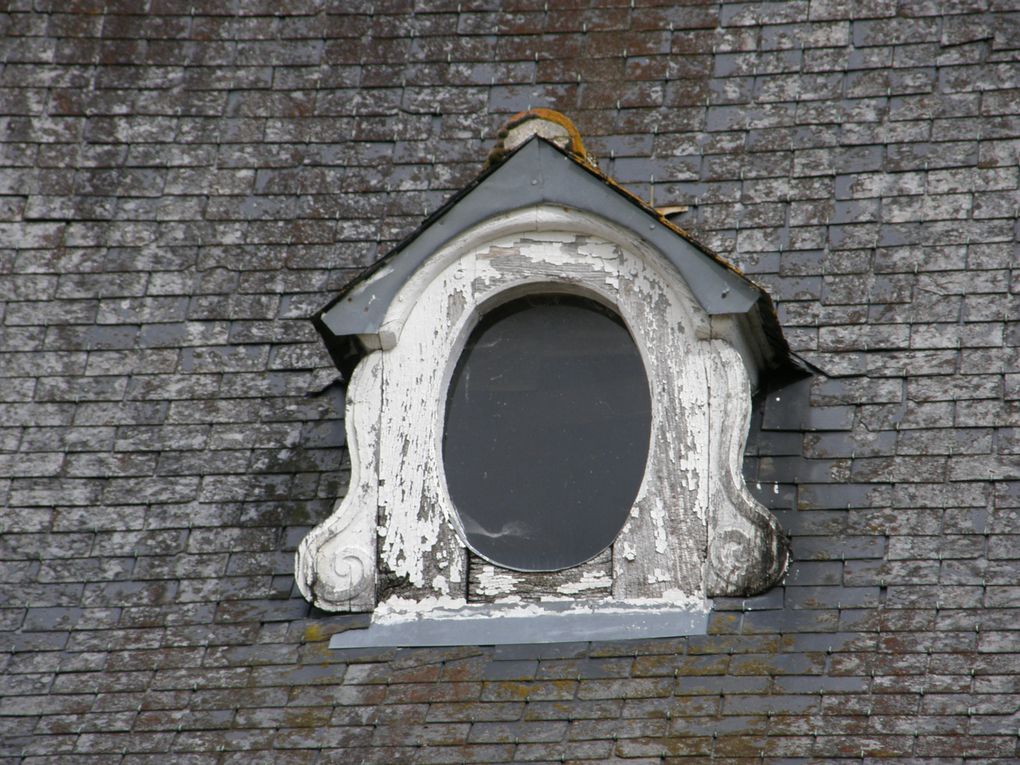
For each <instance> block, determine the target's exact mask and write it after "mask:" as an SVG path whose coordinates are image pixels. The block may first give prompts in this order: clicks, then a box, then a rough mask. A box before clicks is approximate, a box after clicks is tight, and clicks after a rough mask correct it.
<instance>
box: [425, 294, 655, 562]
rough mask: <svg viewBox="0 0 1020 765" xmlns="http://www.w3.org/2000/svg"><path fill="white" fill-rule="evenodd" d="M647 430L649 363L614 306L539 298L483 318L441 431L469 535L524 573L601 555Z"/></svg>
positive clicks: (632, 487) (627, 497)
mask: <svg viewBox="0 0 1020 765" xmlns="http://www.w3.org/2000/svg"><path fill="white" fill-rule="evenodd" d="M650 429H651V406H650V401H649V394H648V380H647V378H646V376H645V371H644V365H643V364H642V362H641V357H640V355H639V353H638V350H637V347H636V346H635V345H634V341H633V339H631V336H630V333H628V331H627V329H626V327H625V326H624V325H623V322H622V321H621V320H620V319H619V317H617V316H616V315H615V314H613V313H612V312H610V311H609V310H607V309H606V308H604V307H603V306H601V305H599V304H598V303H596V302H594V301H592V300H588V299H585V298H579V297H573V296H570V297H568V296H555V295H552V296H550V295H544V296H541V297H530V298H523V299H520V300H515V301H513V302H511V303H508V304H505V305H503V306H501V307H500V308H498V309H496V310H495V311H492V312H491V313H489V314H487V315H485V316H484V317H482V320H481V322H480V323H479V324H478V326H477V327H476V328H475V330H474V331H473V332H472V333H471V336H470V338H469V340H468V343H467V346H466V347H465V349H464V352H463V354H462V355H461V358H460V361H459V362H458V364H457V368H456V370H455V372H454V376H453V380H452V381H451V383H450V392H449V397H448V399H447V403H446V427H445V430H444V433H443V459H444V462H445V467H446V481H447V485H448V487H449V490H450V496H451V498H452V499H453V503H454V505H455V506H456V507H457V510H458V512H459V513H460V517H461V520H462V521H463V523H464V528H465V531H466V532H467V538H468V542H469V543H470V544H471V546H472V547H473V548H474V549H475V550H477V551H478V552H479V553H481V554H482V555H484V556H485V557H487V558H489V559H490V560H492V561H495V562H497V563H500V564H502V565H504V566H507V567H510V568H516V569H522V570H527V571H550V570H555V569H561V568H566V567H568V566H574V565H577V564H579V563H583V562H584V561H586V560H588V559H589V558H591V557H593V556H594V555H597V554H598V553H600V552H601V551H602V550H604V549H605V548H606V547H607V546H609V545H610V544H612V542H613V539H615V537H616V535H617V534H618V533H619V531H620V529H621V528H622V526H623V523H624V521H625V520H626V518H627V513H628V512H629V511H630V508H631V505H632V504H633V502H634V498H635V496H636V495H637V491H638V488H639V487H640V485H641V479H642V477H643V475H644V469H645V461H646V458H647V456H648V442H649V433H650Z"/></svg>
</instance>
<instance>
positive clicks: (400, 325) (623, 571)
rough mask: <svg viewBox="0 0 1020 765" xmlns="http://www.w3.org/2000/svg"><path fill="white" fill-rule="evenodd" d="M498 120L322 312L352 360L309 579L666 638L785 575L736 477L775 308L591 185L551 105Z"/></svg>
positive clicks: (661, 222)
mask: <svg viewBox="0 0 1020 765" xmlns="http://www.w3.org/2000/svg"><path fill="white" fill-rule="evenodd" d="M529 125H531V128H530V129H529V127H528V126H529ZM506 135H507V141H508V142H510V143H509V144H507V143H505V144H504V145H502V146H501V147H499V148H498V149H497V151H496V152H494V156H493V162H494V164H493V166H492V167H491V168H490V169H489V171H487V172H486V173H485V174H483V176H482V177H481V178H480V179H479V180H478V181H476V183H475V184H473V185H472V186H471V187H470V188H469V189H467V190H465V191H464V192H462V193H461V194H460V195H458V197H456V198H455V199H454V200H452V201H451V202H450V203H449V204H448V205H447V206H446V207H444V208H443V209H442V210H440V211H439V212H438V213H437V214H436V215H435V216H433V217H432V218H431V219H430V220H429V221H427V222H426V224H425V225H424V226H423V227H422V228H421V229H420V230H419V231H418V232H417V233H416V234H415V235H413V236H412V237H411V238H410V239H408V240H407V241H406V242H405V243H404V244H403V245H401V246H400V247H399V248H398V249H397V250H395V251H394V252H393V253H391V254H390V255H389V256H387V258H385V259H384V260H383V261H382V262H381V263H380V264H378V265H377V266H376V267H375V268H374V269H373V270H371V271H370V272H369V273H367V274H366V275H365V276H364V277H363V278H362V279H361V280H360V281H358V282H357V283H356V284H354V285H353V286H352V287H351V288H349V290H348V291H347V292H346V293H344V294H343V295H341V296H340V297H339V298H337V300H335V301H334V302H333V303H332V304H331V305H330V306H328V307H327V308H326V309H325V310H324V311H323V312H322V313H321V314H320V315H319V316H318V317H317V318H316V324H317V326H318V328H319V330H320V332H321V333H322V334H323V337H324V339H325V340H326V343H327V347H328V348H329V349H330V352H331V354H332V355H333V358H334V359H335V360H336V362H337V365H338V367H339V368H340V369H341V370H342V371H344V372H345V374H349V384H348V390H347V431H348V444H349V448H350V452H351V473H352V476H351V485H350V488H349V490H348V494H347V496H346V497H344V498H343V500H342V501H341V502H340V503H339V505H338V507H337V509H336V511H335V512H334V514H333V515H332V516H331V517H330V518H329V519H327V520H326V521H325V522H324V523H322V524H321V525H320V526H318V527H316V528H315V529H313V531H312V532H311V533H310V534H309V535H308V537H306V539H305V540H304V541H303V542H302V544H301V548H300V550H299V554H298V564H297V579H298V582H299V586H300V587H301V589H302V592H304V594H305V595H306V597H308V598H309V599H310V600H312V601H313V602H314V603H315V604H316V605H318V606H319V607H321V608H325V609H329V610H334V611H347V612H359V611H361V612H365V611H375V615H376V616H375V618H376V620H377V622H379V624H380V625H382V623H383V622H385V623H386V624H390V625H393V624H405V625H406V624H408V623H414V624H416V625H418V627H419V628H420V627H421V621H422V619H423V618H426V617H427V618H429V619H434V620H436V621H442V619H456V620H459V621H458V624H460V625H461V626H462V627H463V625H464V624H465V621H464V620H465V619H469V618H470V617H471V614H472V613H474V611H472V609H475V611H477V613H479V614H482V615H486V614H488V615H491V613H492V610H491V609H494V608H495V609H502V610H501V611H500V613H503V614H504V615H509V616H512V615H513V614H512V612H513V609H515V608H516V609H520V608H521V607H522V605H521V604H525V605H526V606H527V609H526V612H527V613H528V614H529V615H532V616H534V614H535V613H536V609H537V613H540V614H541V613H547V614H557V615H562V614H564V613H567V614H569V613H571V612H574V611H577V610H578V609H582V610H583V611H584V613H585V614H586V615H587V616H585V618H588V616H593V617H600V615H607V614H614V615H615V616H613V618H612V619H610V620H609V626H610V627H616V628H619V629H618V630H617V632H613V631H612V630H610V632H609V633H601V634H602V635H603V636H604V637H613V636H623V635H631V634H649V633H648V632H647V631H646V632H639V633H634V632H633V629H634V625H635V624H638V623H641V624H646V625H647V624H650V623H652V622H654V621H655V619H651V620H649V619H648V618H645V617H646V616H647V615H648V609H652V610H653V611H654V612H655V613H656V614H660V615H661V614H672V616H671V617H670V618H665V617H664V618H663V619H662V620H661V625H662V626H661V627H660V628H661V629H664V630H666V631H667V634H678V633H677V632H676V631H675V630H678V629H681V628H679V627H677V624H679V623H686V624H688V625H691V624H702V625H703V624H704V618H703V616H704V614H705V612H706V610H707V608H708V607H709V601H708V600H707V599H708V598H710V597H712V596H716V595H747V594H752V593H755V592H759V591H761V590H763V589H766V588H768V587H769V586H771V585H772V584H773V583H775V582H776V581H777V580H778V578H779V577H780V576H781V575H782V573H783V571H784V570H785V566H786V543H785V540H784V538H783V536H782V534H781V532H780V530H779V527H778V524H777V523H776V521H775V519H774V518H773V516H772V515H771V514H770V513H769V512H768V511H767V510H766V509H765V508H764V507H762V506H761V505H759V504H758V503H757V502H756V501H755V500H754V499H753V498H752V497H751V495H750V494H749V492H748V491H747V488H746V487H745V486H744V483H743V478H742V476H741V464H742V457H743V445H744V442H745V440H746V436H747V428H748V421H749V417H750V407H751V391H752V388H754V387H755V386H757V385H758V384H759V382H760V379H761V377H762V376H764V375H768V374H769V373H770V371H771V370H775V369H777V368H780V367H782V366H783V365H784V364H787V363H788V360H787V357H786V347H785V343H784V342H783V341H782V339H781V334H780V333H779V330H778V326H777V325H776V323H775V319H774V315H773V314H772V312H771V303H770V301H769V299H768V297H767V296H766V295H764V294H763V293H762V292H761V291H760V290H759V289H758V288H757V287H755V286H754V285H752V284H750V283H749V282H747V281H746V280H745V279H744V278H743V277H742V276H740V275H739V274H738V273H737V272H735V271H734V270H733V269H731V268H730V267H728V266H727V265H726V264H724V263H722V262H721V261H720V260H719V259H718V258H717V257H716V256H714V255H713V254H711V253H710V252H708V251H707V250H705V249H704V248H702V247H700V246H699V245H698V244H697V243H696V242H694V241H693V240H691V239H690V237H689V236H687V235H686V234H685V233H684V232H683V231H681V230H680V229H677V228H676V227H675V226H673V225H672V224H671V223H670V222H669V221H668V220H667V219H666V218H665V217H664V216H663V215H661V214H660V213H658V211H656V210H654V209H653V208H650V207H649V206H647V205H646V204H645V203H643V202H642V201H641V200H639V199H637V198H636V197H633V196H632V195H630V194H629V193H627V192H625V191H623V190H622V189H620V188H619V187H618V186H617V185H616V184H614V183H613V182H612V181H611V180H610V179H608V178H607V177H605V176H604V175H602V174H601V173H600V172H599V171H598V170H597V168H595V167H594V166H593V165H592V164H591V160H590V158H589V157H588V155H587V153H586V152H585V151H584V148H583V146H582V145H581V142H580V137H579V136H578V135H577V132H576V130H575V129H574V128H573V126H572V125H571V124H570V123H569V120H566V118H565V117H563V115H559V114H557V113H550V112H546V111H543V110H539V111H536V112H529V113H525V114H523V115H519V116H518V117H517V118H515V120H513V121H511V124H510V126H509V128H508V130H507V131H506ZM543 136H550V137H552V138H553V139H554V140H556V141H557V142H558V143H559V144H560V145H556V144H554V143H551V142H549V141H548V140H546V138H544V137H543ZM511 139H512V142H511ZM478 609H482V610H480V611H479V610H478ZM485 609H489V611H485ZM507 609H509V611H508V610H507ZM638 613H640V614H643V615H644V616H641V617H640V618H638V617H636V616H634V614H638ZM679 613H683V614H686V615H687V616H689V617H690V618H687V617H685V618H683V619H679V618H678V617H677V616H676V615H677V614H679ZM627 614H631V616H627ZM699 614H700V615H701V616H700V617H699V616H698V615H699ZM699 619H700V621H699ZM512 621H513V619H512V618H508V619H504V620H501V623H500V629H501V631H502V633H503V634H504V637H505V636H506V634H507V630H506V625H507V624H508V623H510V622H512ZM560 623H562V620H561V622H560ZM585 624H586V626H585V627H584V629H586V630H590V629H594V627H592V626H591V624H590V623H588V622H585ZM381 628H382V627H381V626H380V629H381ZM660 628H657V629H660ZM620 629H622V630H623V632H622V633H620V632H619V630H620ZM686 629H696V627H690V626H688V627H687V628H686ZM670 630H674V631H673V632H669V631H670ZM552 632H556V630H552ZM455 633H456V631H451V635H453V637H452V639H464V638H463V636H462V635H461V636H457V635H456V634H455ZM511 633H512V631H511ZM566 633H567V635H568V636H569V634H570V631H569V630H567V631H566ZM344 634H345V635H347V634H348V633H344ZM415 634H416V635H418V636H419V638H420V635H421V631H420V629H419V630H418V632H416V633H415ZM430 634H431V633H430ZM589 634H590V633H589ZM657 634H659V633H657ZM484 637H485V636H484V635H482V636H478V635H474V638H473V640H472V642H475V643H478V642H495V637H494V639H493V640H486V639H482V638H484ZM497 637H498V636H497ZM364 639H365V640H368V642H371V640H372V639H370V638H364ZM385 639H386V638H383V640H385ZM401 639H404V638H401ZM416 639H417V638H416ZM422 639H424V638H422ZM430 639H433V638H430ZM585 639H587V638H585Z"/></svg>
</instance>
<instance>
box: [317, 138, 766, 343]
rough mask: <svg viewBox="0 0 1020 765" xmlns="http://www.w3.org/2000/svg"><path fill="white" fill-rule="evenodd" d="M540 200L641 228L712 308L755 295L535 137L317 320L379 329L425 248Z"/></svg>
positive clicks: (746, 305)
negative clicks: (482, 222) (484, 221)
mask: <svg viewBox="0 0 1020 765" xmlns="http://www.w3.org/2000/svg"><path fill="white" fill-rule="evenodd" d="M540 204H556V205H561V206H563V207H569V208H573V209H576V210H580V211H582V212H586V213H591V214H593V215H597V216H600V217H602V218H604V219H606V220H608V221H611V222H613V223H615V224H617V225H619V226H622V227H624V228H627V229H630V230H631V231H634V232H635V233H638V234H640V235H641V236H642V237H644V238H645V239H646V240H647V241H648V242H649V243H650V244H651V245H652V246H654V247H655V248H657V249H658V250H659V251H660V252H661V253H662V254H663V255H664V256H665V257H666V258H667V259H668V260H669V261H670V263H672V264H673V265H674V266H675V267H676V269H677V271H679V272H680V274H681V276H682V277H683V278H684V281H686V283H687V284H688V286H689V287H690V288H691V291H692V292H693V293H694V295H695V297H696V298H697V299H698V302H699V303H700V304H701V306H702V307H703V308H704V309H705V311H706V312H707V313H709V314H710V315H721V314H744V313H747V312H749V311H751V310H752V309H753V308H754V306H755V304H756V302H757V301H758V299H759V298H760V297H761V293H760V292H759V291H758V289H757V288H756V287H755V286H754V285H752V284H751V283H750V282H749V281H748V280H747V279H745V278H743V277H742V276H741V275H740V274H738V273H737V272H736V271H733V270H732V269H729V268H727V267H726V266H725V265H723V264H722V263H720V262H719V261H717V260H715V259H713V258H712V257H711V256H710V255H708V254H707V253H706V252H704V251H701V250H699V249H698V248H697V247H696V246H694V245H693V244H691V242H689V241H687V240H686V239H684V238H683V237H682V236H680V235H679V234H677V233H676V231H674V230H672V229H670V228H669V227H668V226H666V225H664V224H663V223H662V222H661V221H660V220H658V219H656V218H655V217H653V216H652V215H650V214H649V212H648V211H647V210H645V209H643V208H642V207H641V206H639V204H637V203H636V202H635V201H634V200H633V199H630V198H628V195H626V193H625V192H623V191H622V190H621V189H619V188H617V187H615V186H614V185H612V184H611V183H607V182H606V181H605V180H603V179H601V178H599V177H598V176H597V175H596V174H595V173H593V172H591V171H589V170H587V169H585V168H584V166H583V165H582V164H581V163H580V162H579V161H578V160H576V159H574V158H573V157H571V156H570V155H569V154H567V153H564V152H563V151H561V150H560V149H558V148H556V147H555V146H554V145H553V144H551V143H549V142H548V141H546V140H544V139H542V138H537V137H536V138H532V139H530V140H529V141H528V142H527V143H526V144H524V146H522V147H521V148H520V149H518V150H517V151H516V152H515V153H514V154H513V155H511V156H510V158H509V159H507V160H506V161H505V162H503V164H501V165H500V166H499V167H498V168H496V169H495V170H494V171H493V172H492V173H491V174H490V175H488V176H486V177H483V178H482V179H481V181H480V182H479V183H478V185H477V186H475V187H474V188H472V189H470V190H469V191H468V192H467V193H466V194H465V195H464V196H463V197H461V198H460V199H459V200H456V201H455V202H454V203H453V204H451V205H450V206H449V207H448V208H447V209H446V210H445V212H443V213H441V214H440V215H439V217H438V218H437V219H436V220H435V221H433V223H432V224H431V225H426V226H425V227H424V228H423V230H421V231H420V232H419V233H418V234H417V235H416V236H414V237H413V238H412V239H411V240H410V241H409V242H408V243H407V244H406V245H405V246H404V247H403V249H400V250H399V251H397V252H395V253H394V254H392V256H391V257H390V258H389V259H388V261H387V262H386V263H385V265H384V266H383V267H382V268H381V269H379V270H376V271H375V272H374V273H369V274H367V275H366V277H364V278H363V279H362V280H361V281H360V282H359V283H357V284H355V286H354V287H353V288H352V289H350V291H348V292H347V293H346V294H344V295H342V296H341V298H340V299H339V300H337V301H336V302H334V303H333V304H332V305H330V306H328V307H327V308H326V309H325V310H324V311H323V312H322V314H321V315H320V319H321V327H322V328H323V329H324V330H325V331H328V332H329V333H331V334H332V335H333V337H335V338H340V337H349V336H352V335H373V334H375V333H377V332H378V331H379V328H380V327H381V325H382V322H383V319H384V317H385V315H386V311H387V309H388V308H389V306H390V303H391V301H392V300H393V298H394V297H395V296H396V294H397V292H398V291H399V290H400V288H401V287H402V286H403V285H404V284H405V283H406V282H407V280H408V279H410V278H411V276H412V275H413V274H414V272H415V271H416V270H417V269H418V267H419V266H421V264H422V263H423V262H424V261H425V259H426V258H428V257H429V255H431V254H432V253H434V252H436V251H437V250H438V249H439V248H440V247H442V246H443V245H444V244H445V243H446V242H448V241H450V240H451V239H453V238H454V237H455V236H457V235H458V234H460V233H461V232H463V231H465V230H467V229H469V228H470V227H472V226H474V225H476V224H477V223H480V222H481V221H483V220H486V219H489V218H492V217H494V216H496V215H499V214H502V213H508V212H512V211H514V210H520V209H523V208H527V207H531V206H534V205H540Z"/></svg>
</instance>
